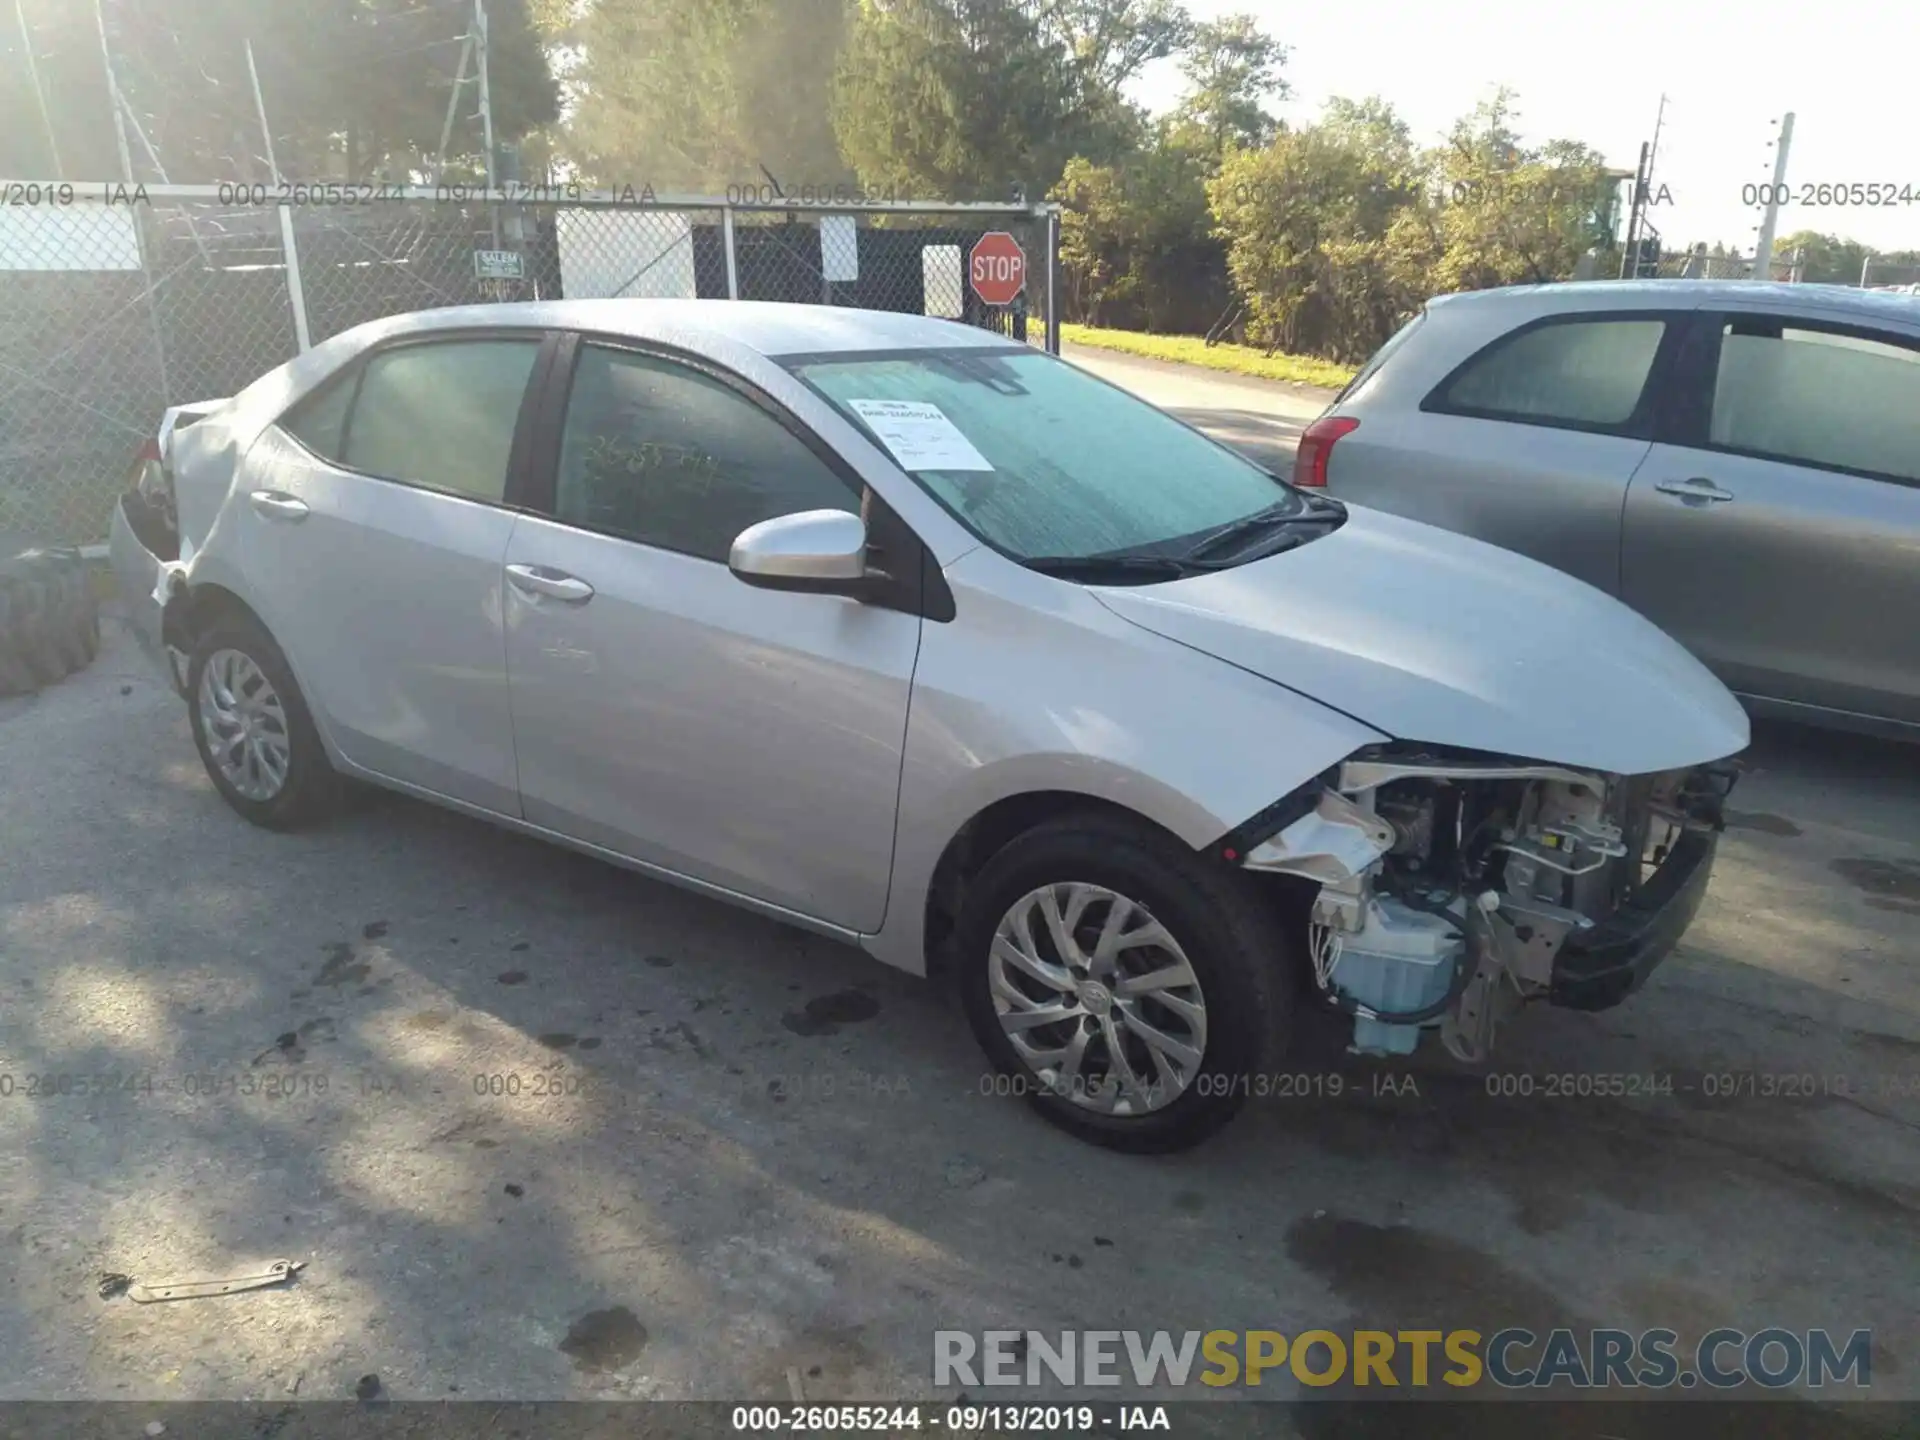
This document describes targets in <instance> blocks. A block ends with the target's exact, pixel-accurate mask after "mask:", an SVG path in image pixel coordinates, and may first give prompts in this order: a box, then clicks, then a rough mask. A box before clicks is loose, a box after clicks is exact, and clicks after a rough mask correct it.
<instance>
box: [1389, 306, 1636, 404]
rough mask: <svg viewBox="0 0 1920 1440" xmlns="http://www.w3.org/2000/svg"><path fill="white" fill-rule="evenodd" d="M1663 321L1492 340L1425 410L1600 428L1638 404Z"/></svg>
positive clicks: (1600, 323)
mask: <svg viewBox="0 0 1920 1440" xmlns="http://www.w3.org/2000/svg"><path fill="white" fill-rule="evenodd" d="M1666 330H1667V326H1666V322H1665V321H1664V320H1646V319H1637V320H1626V319H1619V320H1616V319H1592V320H1571V321H1556V322H1555V323H1553V324H1550V325H1540V326H1536V327H1535V328H1533V329H1531V330H1523V331H1521V332H1520V333H1519V334H1516V335H1510V336H1508V337H1506V338H1505V339H1502V340H1497V341H1495V342H1494V343H1493V344H1492V345H1491V346H1489V347H1488V348H1487V349H1486V350H1484V351H1482V352H1481V353H1480V354H1479V355H1478V356H1476V357H1475V358H1474V359H1473V360H1472V361H1470V362H1469V363H1468V364H1467V366H1466V368H1464V369H1463V370H1461V371H1460V372H1459V373H1458V374H1456V375H1455V376H1454V377H1453V380H1452V381H1451V382H1450V383H1449V384H1448V385H1447V386H1446V388H1445V389H1444V390H1443V391H1442V392H1441V393H1440V394H1438V395H1437V396H1435V397H1434V401H1433V402H1430V404H1429V406H1428V407H1427V408H1430V409H1437V410H1442V411H1451V412H1454V413H1456V414H1464V415H1479V416H1485V417H1487V418H1489V419H1496V420H1523V421H1529V422H1531V423H1534V424H1540V425H1565V426H1569V427H1571V428H1575V429H1590V430H1606V429H1613V428H1618V427H1621V426H1624V425H1625V424H1626V423H1627V422H1628V421H1629V420H1630V419H1632V418H1633V413H1634V411H1635V410H1637V409H1638V408H1639V406H1640V396H1641V394H1642V393H1643V392H1644V391H1645V390H1646V388H1647V377H1648V376H1649V375H1650V374H1652V373H1653V360H1654V356H1655V355H1656V354H1658V353H1659V350H1660V341H1661V339H1662V337H1664V336H1665V334H1666Z"/></svg>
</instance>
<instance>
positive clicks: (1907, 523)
mask: <svg viewBox="0 0 1920 1440" xmlns="http://www.w3.org/2000/svg"><path fill="white" fill-rule="evenodd" d="M1701 321H1702V325H1703V329H1702V333H1701V337H1700V341H1701V343H1700V344H1699V346H1698V347H1697V349H1695V351H1694V353H1697V354H1698V355H1699V356H1700V362H1699V363H1700V365H1701V367H1702V368H1703V371H1704V383H1703V384H1702V385H1701V387H1700V388H1701V397H1702V403H1701V404H1700V405H1699V406H1698V407H1696V409H1697V410H1698V412H1699V413H1698V415H1697V417H1696V428H1697V431H1698V433H1695V434H1692V435H1688V436H1685V437H1682V438H1684V439H1686V440H1688V441H1689V442H1690V443H1686V444H1660V445H1656V446H1654V448H1653V450H1652V451H1651V452H1650V453H1649V454H1648V456H1647V458H1646V461H1645V462H1644V463H1643V464H1642V465H1641V466H1640V469H1639V471H1638V472H1637V473H1636V474H1635V476H1634V479H1633V484H1632V486H1631V487H1630V488H1629V490H1628V494H1627V505H1626V511H1625V517H1624V524H1623V530H1622V544H1621V571H1622V579H1623V597H1622V598H1624V599H1625V600H1626V601H1627V602H1628V603H1629V604H1631V605H1632V606H1634V608H1636V609H1637V610H1639V611H1641V613H1643V614H1645V615H1646V616H1648V617H1649V618H1650V619H1652V620H1653V621H1655V622H1656V623H1657V624H1659V625H1660V626H1661V627H1662V628H1663V629H1665V630H1666V631H1667V632H1668V633H1670V634H1671V635H1673V636H1674V637H1675V638H1676V639H1678V640H1680V641H1681V642H1682V643H1683V644H1685V645H1686V646H1687V647H1688V648H1689V649H1691V650H1692V651H1693V652H1694V653H1695V654H1696V655H1698V656H1699V657H1700V658H1701V659H1702V660H1704V661H1705V662H1706V663H1707V664H1708V665H1709V666H1710V667H1712V668H1713V669H1714V670H1715V671H1716V672H1717V673H1718V674H1719V675H1720V676H1721V678H1722V679H1724V680H1725V681H1726V682H1727V683H1728V685H1730V686H1731V687H1732V688H1733V689H1735V690H1738V691H1740V692H1742V693H1743V694H1749V695H1755V696H1760V697H1763V698H1766V699H1770V700H1782V701H1787V702H1790V703H1799V704H1807V705H1816V706H1821V707H1824V708H1828V709H1837V710H1844V711H1851V712H1855V713H1861V714H1867V715H1873V716H1879V717H1891V718H1895V719H1901V720H1911V721H1920V625H1915V624H1914V623H1912V617H1914V616H1916V615H1920V330H1917V331H1916V332H1915V333H1912V334H1903V333H1899V332H1897V331H1894V330H1891V329H1888V330H1883V331H1876V330H1865V329H1861V328H1859V327H1857V326H1856V325H1852V324H1844V323H1838V322H1834V323H1830V322H1827V321H1824V320H1810V319H1806V318H1794V317H1790V316H1786V315H1777V314H1776V315H1770V314H1766V313H1761V312H1758V311H1754V312H1745V313H1737V314H1736V313H1728V314H1718V315H1703V316H1702V317H1701ZM1693 348H1694V347H1690V349H1693Z"/></svg>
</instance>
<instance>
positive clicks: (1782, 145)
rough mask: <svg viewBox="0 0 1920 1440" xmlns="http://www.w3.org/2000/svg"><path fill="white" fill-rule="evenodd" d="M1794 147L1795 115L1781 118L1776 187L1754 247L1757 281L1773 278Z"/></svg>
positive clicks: (1769, 195)
mask: <svg viewBox="0 0 1920 1440" xmlns="http://www.w3.org/2000/svg"><path fill="white" fill-rule="evenodd" d="M1792 144H1793V112H1792V111H1791V110H1789V111H1788V112H1787V113H1786V114H1785V115H1783V116H1782V117H1781V118H1780V138H1779V140H1778V141H1776V142H1775V149H1774V152H1773V185H1772V187H1771V188H1770V189H1769V190H1768V191H1767V209H1766V214H1765V215H1764V216H1763V217H1762V219H1761V221H1760V239H1759V240H1758V241H1757V242H1756V243H1755V244H1754V247H1753V274H1752V276H1751V277H1750V278H1752V279H1754V280H1771V279H1772V278H1773V232H1774V230H1775V229H1776V228H1777V227H1778V226H1779V223H1780V196H1781V194H1782V193H1783V192H1784V191H1785V190H1786V188H1787V150H1788V149H1789V148H1790V147H1791V146H1792Z"/></svg>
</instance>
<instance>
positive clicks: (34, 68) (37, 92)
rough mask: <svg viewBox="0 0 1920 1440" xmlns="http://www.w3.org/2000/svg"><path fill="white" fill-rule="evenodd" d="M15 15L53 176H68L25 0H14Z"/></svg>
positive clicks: (57, 177)
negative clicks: (43, 130) (34, 45)
mask: <svg viewBox="0 0 1920 1440" xmlns="http://www.w3.org/2000/svg"><path fill="white" fill-rule="evenodd" d="M13 17H14V19H16V20H18V21H19V22H20V49H21V53H22V54H24V55H25V56H26V57H27V83H28V84H29V85H31V86H33V98H34V100H35V101H36V102H37V103H38V104H39V106H40V124H41V126H42V128H44V129H45V130H46V132H47V154H48V155H50V156H52V157H53V178H54V179H56V180H64V179H66V178H67V172H66V169H65V168H64V167H63V166H62V165H61V164H60V142H59V141H57V140H55V139H54V138H53V112H52V111H50V110H48V109H47V92H46V90H45V89H44V88H43V87H42V86H41V84H40V65H39V62H38V61H36V60H35V59H34V58H33V32H32V31H31V30H29V29H27V10H26V6H25V4H24V3H23V0H13Z"/></svg>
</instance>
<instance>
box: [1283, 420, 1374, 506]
mask: <svg viewBox="0 0 1920 1440" xmlns="http://www.w3.org/2000/svg"><path fill="white" fill-rule="evenodd" d="M1359 428H1360V422H1359V421H1358V420H1356V419H1354V418H1353V417H1352V416H1351V415H1322V416H1321V417H1320V418H1319V419H1318V420H1316V421H1314V422H1313V423H1312V424H1311V425H1309V426H1307V428H1306V429H1305V430H1303V431H1302V432H1301V434H1300V448H1299V449H1298V450H1296V451H1294V452H1293V483H1294V484H1296V485H1299V486H1302V487H1304V488H1308V489H1314V490H1324V489H1326V488H1327V459H1328V457H1329V456H1331V455H1332V454H1333V442H1334V441H1336V440H1338V439H1339V438H1340V437H1341V436H1342V435H1351V434H1352V433H1353V432H1354V431H1355V430H1358V429H1359Z"/></svg>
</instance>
